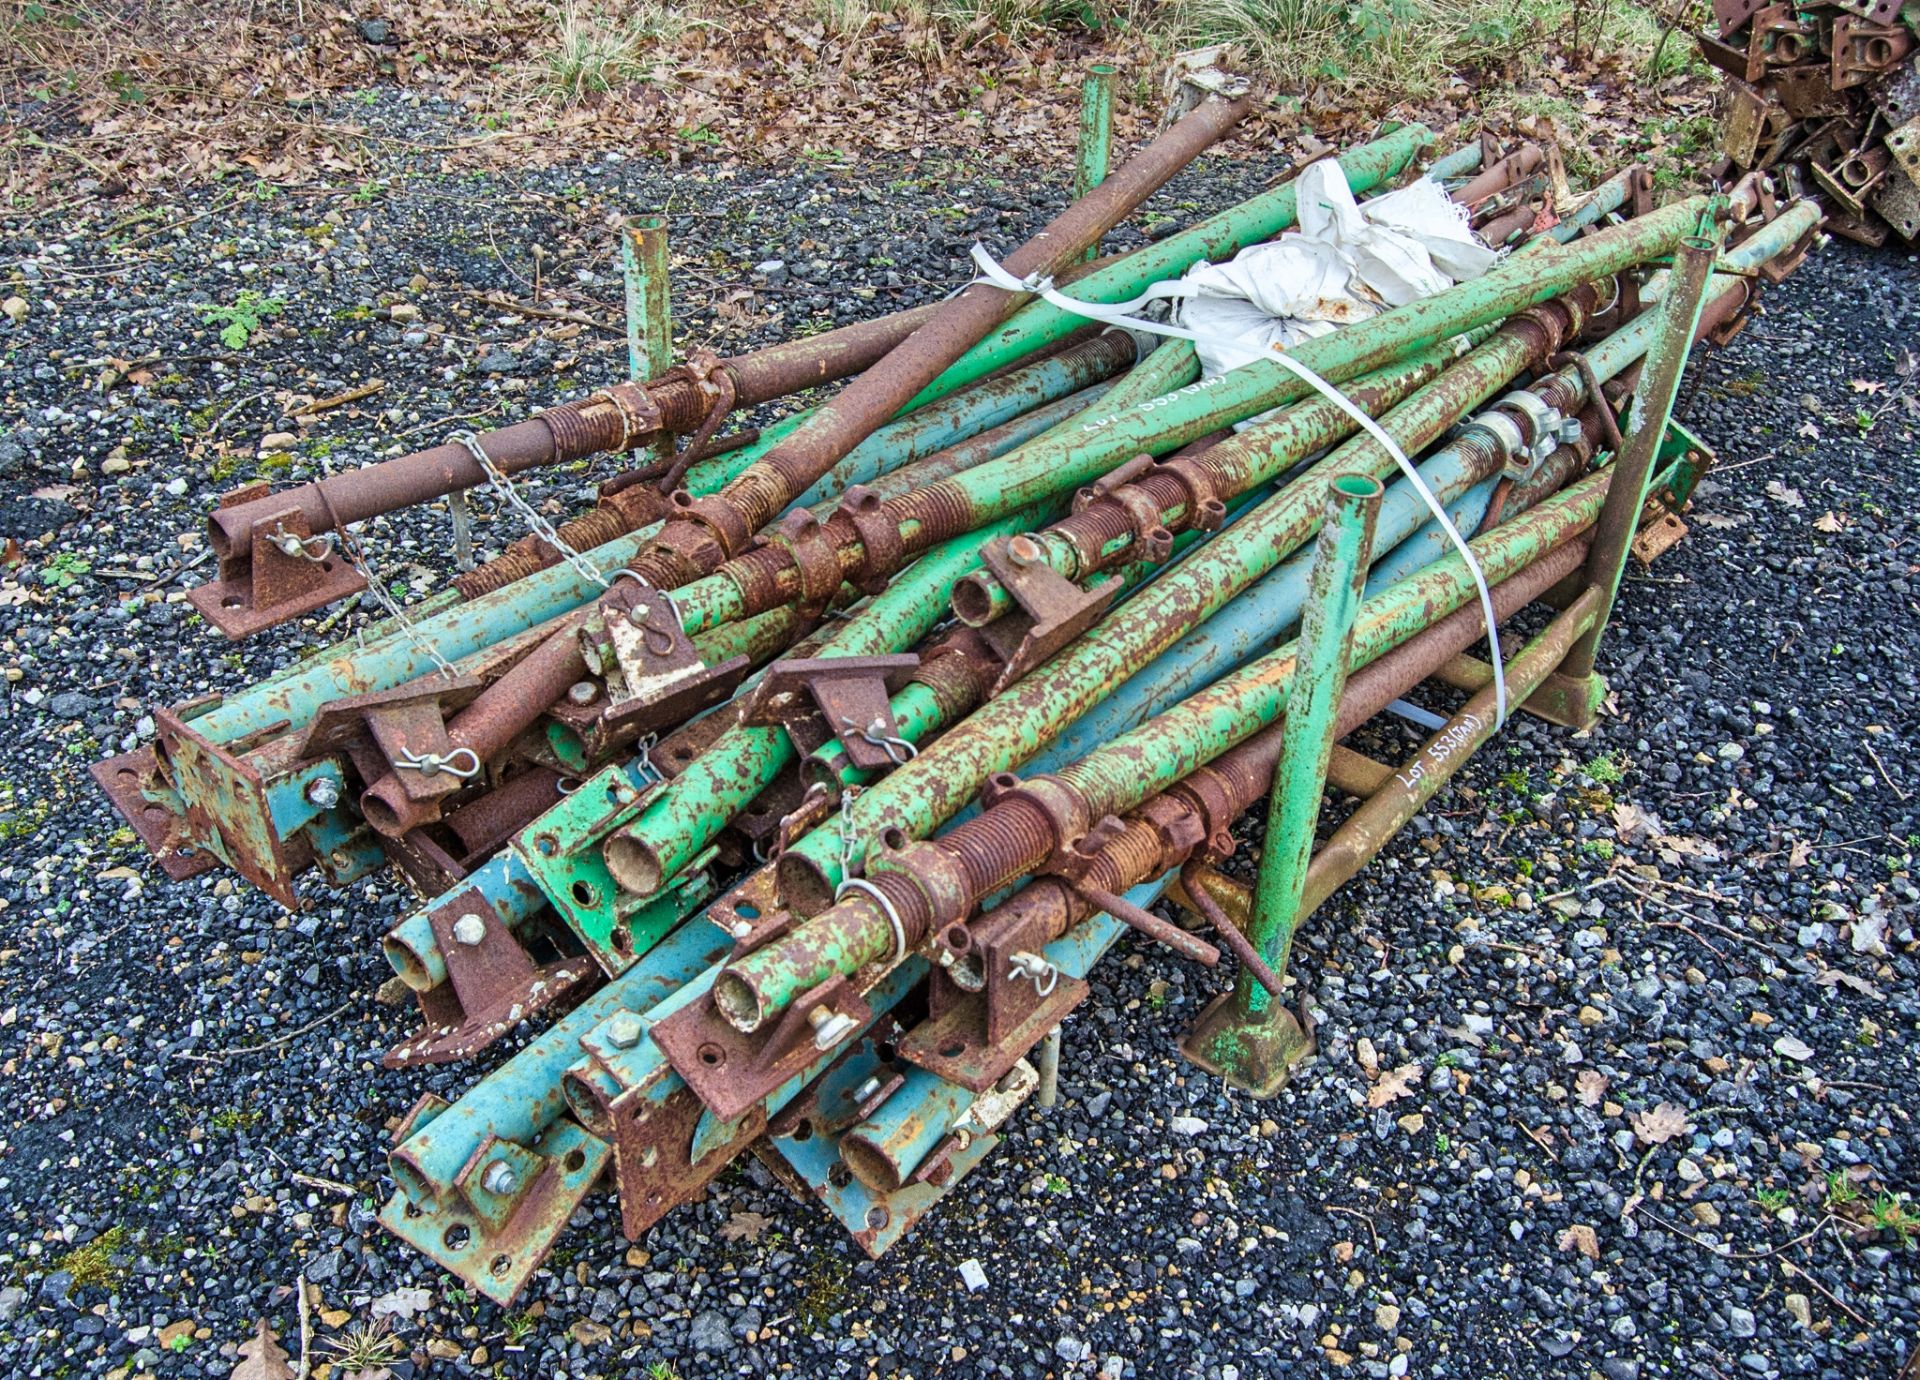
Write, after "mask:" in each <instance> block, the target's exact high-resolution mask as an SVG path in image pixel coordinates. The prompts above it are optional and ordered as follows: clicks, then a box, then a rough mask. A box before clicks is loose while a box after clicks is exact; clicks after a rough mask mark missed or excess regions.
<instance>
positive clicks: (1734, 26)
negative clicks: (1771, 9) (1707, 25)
mask: <svg viewBox="0 0 1920 1380" xmlns="http://www.w3.org/2000/svg"><path fill="white" fill-rule="evenodd" d="M1765 3H1766V0H1713V17H1714V18H1715V19H1716V20H1718V21H1719V24H1720V34H1721V36H1722V37H1723V38H1724V37H1729V36H1731V35H1733V34H1737V33H1739V32H1740V30H1741V29H1743V28H1745V27H1746V24H1747V21H1748V20H1749V19H1751V18H1753V16H1754V14H1755V13H1756V12H1758V11H1759V10H1760V8H1761V7H1762V6H1763V5H1764V4H1765Z"/></svg>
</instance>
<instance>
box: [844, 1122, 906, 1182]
mask: <svg viewBox="0 0 1920 1380" xmlns="http://www.w3.org/2000/svg"><path fill="white" fill-rule="evenodd" d="M840 1159H841V1162H842V1163H844V1164H845V1165H846V1166H847V1172H848V1173H850V1174H852V1175H853V1177H854V1178H856V1179H858V1180H859V1181H860V1182H861V1183H862V1184H863V1185H865V1186H866V1187H867V1188H869V1189H871V1190H872V1191H873V1192H875V1193H881V1194H886V1193H898V1192H899V1191H900V1188H901V1186H902V1185H903V1184H904V1183H905V1182H906V1180H905V1178H904V1177H903V1176H902V1175H901V1173H900V1166H899V1165H897V1164H895V1163H894V1162H893V1160H892V1158H891V1157H890V1156H889V1155H888V1154H887V1153H886V1151H884V1150H882V1149H881V1148H880V1147H879V1146H877V1145H874V1144H872V1143H871V1142H870V1141H868V1140H867V1139H866V1138H865V1137H864V1136H862V1135H861V1133H860V1132H858V1131H849V1132H847V1134H846V1135H844V1136H842V1137H841V1138H840Z"/></svg>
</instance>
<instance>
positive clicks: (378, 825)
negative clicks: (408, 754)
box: [360, 776, 440, 839]
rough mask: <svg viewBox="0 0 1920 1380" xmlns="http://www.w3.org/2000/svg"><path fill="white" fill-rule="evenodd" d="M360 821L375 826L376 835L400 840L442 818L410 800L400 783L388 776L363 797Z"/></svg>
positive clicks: (436, 810) (366, 791) (424, 805)
mask: <svg viewBox="0 0 1920 1380" xmlns="http://www.w3.org/2000/svg"><path fill="white" fill-rule="evenodd" d="M360 817H361V818H362V819H364V820H366V822H367V823H368V824H371V825H372V826H373V828H374V831H375V832H376V833H379V834H382V835H384V836H386V837H387V838H390V839H397V838H401V837H403V836H404V835H406V834H407V833H408V832H409V831H410V830H413V829H418V828H419V827H420V826H421V825H423V824H431V823H432V822H433V821H434V820H436V819H438V818H439V817H440V812H439V810H438V809H437V808H435V809H429V808H428V806H427V805H426V804H423V803H422V802H420V801H416V800H411V799H409V798H408V796H407V793H406V792H405V791H404V790H402V789H401V788H400V783H399V782H398V781H396V780H395V779H394V778H393V777H391V776H388V777H386V778H384V779H383V780H380V781H376V782H374V783H373V785H371V786H369V787H367V789H366V790H365V791H364V792H362V793H361V796H360Z"/></svg>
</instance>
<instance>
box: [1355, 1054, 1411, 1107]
mask: <svg viewBox="0 0 1920 1380" xmlns="http://www.w3.org/2000/svg"><path fill="white" fill-rule="evenodd" d="M1419 1076H1420V1065H1418V1064H1402V1065H1401V1066H1400V1067H1399V1068H1397V1069H1394V1070H1393V1071H1392V1072H1390V1073H1383V1074H1381V1075H1380V1081H1379V1082H1378V1083H1375V1084H1374V1085H1373V1086H1372V1087H1371V1088H1369V1089H1368V1090H1367V1106H1369V1107H1384V1106H1386V1105H1387V1104H1388V1103H1389V1102H1397V1101H1399V1100H1400V1099H1401V1098H1403V1097H1407V1096H1410V1095H1411V1094H1412V1092H1413V1084H1414V1080H1415V1079H1417V1078H1419Z"/></svg>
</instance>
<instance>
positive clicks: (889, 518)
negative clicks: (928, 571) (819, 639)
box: [829, 484, 907, 598]
mask: <svg viewBox="0 0 1920 1380" xmlns="http://www.w3.org/2000/svg"><path fill="white" fill-rule="evenodd" d="M834 512H835V515H836V516H839V515H843V514H844V515H845V517H846V519H847V521H848V522H849V523H851V524H852V526H853V530H854V531H855V532H856V533H858V534H859V537H860V549H861V551H862V553H863V555H862V556H861V572H862V573H861V578H860V589H861V592H862V593H865V594H878V593H879V592H880V591H881V590H883V589H885V588H886V587H887V584H888V582H889V581H891V580H892V579H893V577H894V576H895V575H897V574H898V573H899V572H900V570H901V568H902V567H904V566H905V565H906V563H907V561H906V542H905V541H903V540H902V539H901V536H900V521H899V519H898V518H897V517H895V516H893V515H892V514H891V513H890V512H889V510H888V508H887V503H886V500H885V499H883V498H882V497H881V496H880V495H879V494H877V493H875V492H874V491H873V490H872V489H869V488H868V487H867V486H866V485H864V484H855V485H854V486H853V487H851V488H849V489H848V490H847V491H846V492H845V493H844V494H842V495H841V496H840V506H839V507H838V508H836V509H835V510H834ZM834 563H835V568H836V569H838V565H839V557H838V556H837V555H836V556H835V557H834ZM837 592H838V591H837V590H836V593H837ZM829 598H831V596H829Z"/></svg>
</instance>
